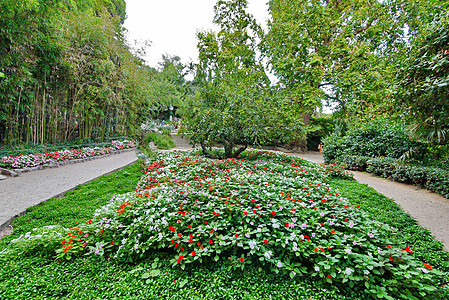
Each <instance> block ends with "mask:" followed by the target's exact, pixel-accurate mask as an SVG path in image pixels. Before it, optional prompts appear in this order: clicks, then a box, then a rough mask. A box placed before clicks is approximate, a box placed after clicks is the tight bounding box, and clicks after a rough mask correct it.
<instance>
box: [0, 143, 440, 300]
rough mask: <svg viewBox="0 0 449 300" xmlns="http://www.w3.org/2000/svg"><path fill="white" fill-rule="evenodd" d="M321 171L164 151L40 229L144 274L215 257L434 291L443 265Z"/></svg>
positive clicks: (372, 287)
mask: <svg viewBox="0 0 449 300" xmlns="http://www.w3.org/2000/svg"><path fill="white" fill-rule="evenodd" d="M327 175H328V174H326V170H325V169H324V168H322V167H320V166H317V165H315V164H311V163H307V162H305V161H303V160H300V159H298V158H293V157H288V156H284V155H280V154H277V153H273V152H253V151H251V152H248V153H247V154H246V156H245V157H244V158H243V159H240V160H236V159H234V160H222V161H217V160H209V159H206V158H204V157H201V156H197V155H195V154H193V153H187V154H184V153H164V154H159V155H158V156H157V157H156V159H155V160H154V161H153V162H152V163H151V165H149V166H148V167H147V169H146V174H145V175H144V176H143V177H142V179H141V181H140V182H139V184H138V186H137V189H136V191H135V192H133V193H128V194H124V195H121V196H116V197H114V198H112V199H111V201H110V203H109V204H107V205H105V206H103V207H102V208H100V209H98V210H97V211H96V213H95V214H94V217H93V218H91V219H90V220H87V222H85V224H83V225H81V226H77V227H75V228H72V229H69V230H68V231H69V232H68V233H67V232H65V230H62V229H55V228H52V229H51V230H49V229H44V231H45V230H46V231H45V232H46V233H45V234H46V237H47V238H49V239H50V240H53V241H57V242H56V243H54V244H52V245H59V246H57V248H58V249H57V250H56V252H57V253H58V258H59V259H60V260H63V259H73V258H74V257H76V256H79V255H80V254H88V255H89V254H90V255H91V256H92V257H91V259H94V257H95V256H102V257H104V258H108V259H110V260H111V261H114V260H115V261H117V262H126V263H128V262H130V261H133V262H134V263H136V261H146V260H148V259H149V258H151V260H152V262H153V263H152V265H151V268H152V271H151V272H149V273H144V275H143V276H142V278H143V279H146V281H148V280H150V279H148V278H150V277H151V278H152V277H157V276H159V275H160V274H161V270H160V269H161V268H162V267H163V268H165V269H166V268H167V267H168V266H169V265H170V267H171V268H172V269H173V270H177V271H176V272H178V274H179V272H180V271H182V270H184V269H186V270H189V272H192V270H195V269H196V268H199V269H201V268H202V266H204V265H210V264H212V265H220V266H226V267H229V268H231V269H234V270H235V271H234V273H238V272H240V271H238V270H240V269H243V270H245V268H246V269H249V271H248V272H252V271H254V268H256V269H259V270H265V271H268V272H271V273H272V274H277V273H279V276H281V277H282V278H285V277H287V278H292V279H291V282H298V281H300V282H301V281H307V280H310V279H313V280H314V281H317V282H319V283H320V284H323V286H324V287H326V286H327V287H330V286H332V287H335V285H338V286H340V287H341V288H342V289H347V290H349V289H350V288H355V289H357V290H359V291H363V293H366V294H370V295H373V296H376V297H384V298H390V299H394V298H397V297H403V298H408V299H413V298H415V299H421V298H427V297H433V299H434V298H435V297H437V295H438V292H440V291H439V289H438V286H439V285H440V284H441V283H443V282H444V274H442V272H440V271H438V270H436V268H435V267H434V266H432V265H430V264H429V263H428V262H427V261H422V260H419V259H417V258H415V257H414V254H413V249H412V247H409V246H405V247H400V246H398V245H397V244H396V243H395V242H394V241H395V235H396V234H397V233H396V232H395V230H394V229H393V228H391V227H390V226H387V225H386V224H384V223H380V222H376V221H373V220H371V219H370V217H369V215H367V214H366V213H364V211H363V207H360V206H359V205H355V204H353V203H351V201H349V200H348V199H347V198H345V197H343V196H342V195H340V194H339V193H338V191H337V190H335V189H334V188H332V187H331V186H330V185H329V184H328V180H329V179H328V177H327ZM49 232H54V233H55V234H54V235H53V236H52V235H51V233H49ZM36 238H37V239H39V238H42V231H39V234H28V235H27V236H23V237H21V238H18V239H16V240H15V241H14V243H12V244H11V245H10V246H9V247H8V248H7V250H4V251H3V255H6V256H7V255H12V254H13V252H14V247H26V244H27V242H28V243H29V242H31V241H34V240H35V239H36ZM20 245H21V246H20ZM155 253H162V254H161V256H163V257H166V258H167V259H165V260H160V259H159V257H156V258H154V255H155ZM153 259H154V260H153ZM161 261H163V263H161ZM161 264H162V265H163V266H162V265H161ZM144 269H145V268H136V269H134V270H133V271H135V272H139V270H144ZM136 270H137V271H136ZM151 282H152V281H151V280H150V281H149V283H151ZM181 282H183V283H184V284H186V282H185V281H184V280H181ZM440 290H441V289H440ZM430 295H432V296H430Z"/></svg>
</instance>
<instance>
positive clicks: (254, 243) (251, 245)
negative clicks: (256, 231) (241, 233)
mask: <svg viewBox="0 0 449 300" xmlns="http://www.w3.org/2000/svg"><path fill="white" fill-rule="evenodd" d="M256 244H257V243H256V242H255V241H249V242H248V245H249V247H250V248H251V249H254V246H256Z"/></svg>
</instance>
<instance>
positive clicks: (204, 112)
mask: <svg viewBox="0 0 449 300" xmlns="http://www.w3.org/2000/svg"><path fill="white" fill-rule="evenodd" d="M246 7H247V1H246V0H232V1H218V2H217V4H216V5H215V7H214V10H215V18H214V23H216V24H217V25H218V26H219V27H220V31H219V32H218V34H215V33H213V32H199V33H198V36H197V37H198V40H199V42H198V50H199V64H198V65H197V66H196V78H195V81H196V82H197V84H198V92H197V94H196V96H195V97H191V98H190V99H188V101H186V103H185V106H184V112H183V116H184V121H185V124H186V127H187V130H188V131H189V132H191V134H192V135H191V139H192V141H193V142H195V143H199V144H200V145H201V147H202V151H203V153H204V154H205V155H207V156H213V155H212V154H211V152H210V150H211V147H212V145H213V144H214V143H220V144H222V145H223V147H224V156H225V157H238V156H239V154H240V153H242V152H243V151H245V149H246V148H247V147H248V145H250V144H254V143H256V144H257V143H263V142H267V141H269V140H270V139H272V138H273V135H274V134H277V133H280V135H281V136H276V138H277V139H281V138H282V137H283V136H288V135H289V134H291V133H292V132H293V131H295V130H296V132H297V133H298V134H300V132H301V130H300V129H299V125H300V123H299V122H292V121H291V120H292V118H293V117H290V116H287V115H288V113H287V112H288V111H287V110H283V107H284V106H285V105H284V103H283V102H282V101H283V98H278V97H271V96H272V95H270V94H269V89H268V84H269V81H268V78H267V76H266V74H265V71H264V68H263V65H262V63H261V59H260V57H258V55H257V41H258V38H260V36H261V29H260V27H259V25H258V24H257V23H256V22H255V20H254V18H253V17H252V16H251V15H250V14H248V13H247V12H246V11H245V10H246ZM276 105H277V106H276ZM293 119H294V118H293ZM292 124H293V125H292ZM238 145H240V146H238Z"/></svg>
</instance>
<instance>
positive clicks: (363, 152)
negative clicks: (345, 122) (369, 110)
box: [323, 120, 425, 161]
mask: <svg viewBox="0 0 449 300" xmlns="http://www.w3.org/2000/svg"><path fill="white" fill-rule="evenodd" d="M323 142H324V148H323V155H324V159H325V161H331V160H334V159H336V158H341V157H343V156H346V155H359V156H368V157H382V156H385V157H392V158H400V157H401V156H402V155H403V154H404V153H405V152H407V151H409V150H410V149H416V148H418V149H419V152H425V146H424V144H422V143H418V142H414V141H411V140H410V138H409V137H408V136H407V135H406V133H405V132H404V130H403V129H402V128H401V126H399V125H396V124H391V123H386V122H384V121H380V120H374V121H372V122H370V123H367V124H364V125H361V126H358V127H356V128H353V129H351V130H349V131H348V132H347V134H346V135H344V136H342V135H338V134H332V135H330V136H329V137H327V138H325V139H324V141H323Z"/></svg>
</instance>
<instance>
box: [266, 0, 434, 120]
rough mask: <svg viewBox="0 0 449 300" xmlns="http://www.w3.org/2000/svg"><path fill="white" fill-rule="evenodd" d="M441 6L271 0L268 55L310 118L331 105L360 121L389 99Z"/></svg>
mask: <svg viewBox="0 0 449 300" xmlns="http://www.w3.org/2000/svg"><path fill="white" fill-rule="evenodd" d="M440 2H442V1H429V0H411V1H409V0H407V1H405V0H389V1H378V0H305V1H294V0H271V1H270V2H269V4H270V14H271V16H272V21H271V22H270V23H269V32H268V34H267V36H266V39H265V53H266V55H267V56H268V58H269V60H270V64H271V66H272V68H273V71H274V73H275V74H276V76H277V77H278V78H279V79H280V84H281V85H282V86H283V87H284V88H285V89H288V90H290V92H291V97H293V98H294V99H295V103H296V104H297V105H298V106H301V107H302V108H303V110H304V112H305V113H306V114H307V113H310V112H312V111H313V109H315V108H316V107H317V106H320V105H321V101H322V100H327V101H329V102H333V103H335V104H337V109H339V110H340V111H341V112H342V113H343V115H344V116H345V117H354V118H360V117H361V118H363V117H364V116H365V115H367V113H369V112H370V111H374V112H375V113H378V111H376V110H378V107H379V108H381V107H383V106H384V102H389V101H390V98H389V95H390V94H391V88H392V86H393V83H394V81H395V75H394V74H395V72H396V70H397V63H398V62H401V61H403V60H404V58H405V57H406V55H407V50H408V49H407V45H408V43H409V42H410V40H412V39H413V38H414V36H416V34H417V33H419V32H420V30H421V28H422V25H423V24H426V22H428V21H429V19H432V18H433V16H434V15H435V12H436V11H438V6H436V4H438V3H440ZM387 106H388V103H387ZM367 117H370V115H367Z"/></svg>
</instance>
